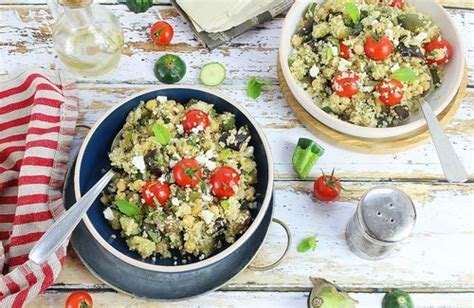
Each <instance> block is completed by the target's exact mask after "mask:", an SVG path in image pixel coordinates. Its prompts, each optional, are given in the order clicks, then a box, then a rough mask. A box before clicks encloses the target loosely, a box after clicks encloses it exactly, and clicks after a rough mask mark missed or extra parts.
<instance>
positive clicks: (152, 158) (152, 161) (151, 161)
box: [144, 149, 163, 177]
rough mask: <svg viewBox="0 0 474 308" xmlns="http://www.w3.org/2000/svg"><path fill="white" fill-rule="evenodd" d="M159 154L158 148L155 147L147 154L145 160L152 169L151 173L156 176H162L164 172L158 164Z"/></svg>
mask: <svg viewBox="0 0 474 308" xmlns="http://www.w3.org/2000/svg"><path fill="white" fill-rule="evenodd" d="M157 154H158V152H157V151H156V149H153V150H151V151H150V152H148V153H147V154H146V155H145V157H144V160H145V164H146V165H147V167H148V168H147V169H148V170H149V171H150V173H151V174H153V175H154V176H156V177H160V176H161V175H162V174H163V170H162V169H161V167H160V166H159V165H158V164H157V161H156V159H157V157H156V156H157Z"/></svg>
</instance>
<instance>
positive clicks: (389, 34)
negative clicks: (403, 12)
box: [385, 28, 393, 41]
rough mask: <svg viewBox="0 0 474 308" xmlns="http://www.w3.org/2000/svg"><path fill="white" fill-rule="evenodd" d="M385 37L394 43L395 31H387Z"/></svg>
mask: <svg viewBox="0 0 474 308" xmlns="http://www.w3.org/2000/svg"><path fill="white" fill-rule="evenodd" d="M385 35H386V36H387V37H388V39H389V40H391V41H393V29H390V28H389V29H387V30H386V31H385Z"/></svg>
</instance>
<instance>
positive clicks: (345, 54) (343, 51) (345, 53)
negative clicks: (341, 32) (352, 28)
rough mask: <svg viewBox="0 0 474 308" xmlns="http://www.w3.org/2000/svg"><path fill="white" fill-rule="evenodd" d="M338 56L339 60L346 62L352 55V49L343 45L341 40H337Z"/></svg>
mask: <svg viewBox="0 0 474 308" xmlns="http://www.w3.org/2000/svg"><path fill="white" fill-rule="evenodd" d="M339 50H340V53H339V55H340V56H341V58H343V59H346V60H348V59H349V57H350V56H351V53H352V48H350V47H349V46H347V45H345V44H344V41H343V40H339Z"/></svg>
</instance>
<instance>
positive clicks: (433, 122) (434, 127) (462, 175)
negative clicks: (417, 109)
mask: <svg viewBox="0 0 474 308" xmlns="http://www.w3.org/2000/svg"><path fill="white" fill-rule="evenodd" d="M420 103H421V110H422V111H423V115H424V116H425V119H426V123H427V124H428V128H429V130H430V132H431V137H432V139H433V143H434V146H435V148H436V152H437V153H438V157H439V160H440V162H441V167H442V168H443V172H444V175H445V176H446V179H447V180H448V182H450V183H464V182H466V181H467V180H468V179H469V175H468V174H467V172H466V169H464V166H463V165H462V163H461V161H460V160H459V157H458V156H457V155H456V152H455V151H454V148H453V146H452V144H451V142H450V141H449V139H448V137H447V136H446V134H445V133H444V130H443V128H442V127H441V125H440V124H439V122H438V119H437V118H436V115H435V114H434V112H433V109H431V106H430V104H428V103H427V102H426V101H422V102H420Z"/></svg>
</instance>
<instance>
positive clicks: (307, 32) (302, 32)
mask: <svg viewBox="0 0 474 308" xmlns="http://www.w3.org/2000/svg"><path fill="white" fill-rule="evenodd" d="M313 26H314V20H311V21H309V22H308V23H307V24H306V25H304V26H303V28H301V29H300V31H298V35H300V36H303V37H304V36H308V35H310V34H311V33H312V32H313Z"/></svg>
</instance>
